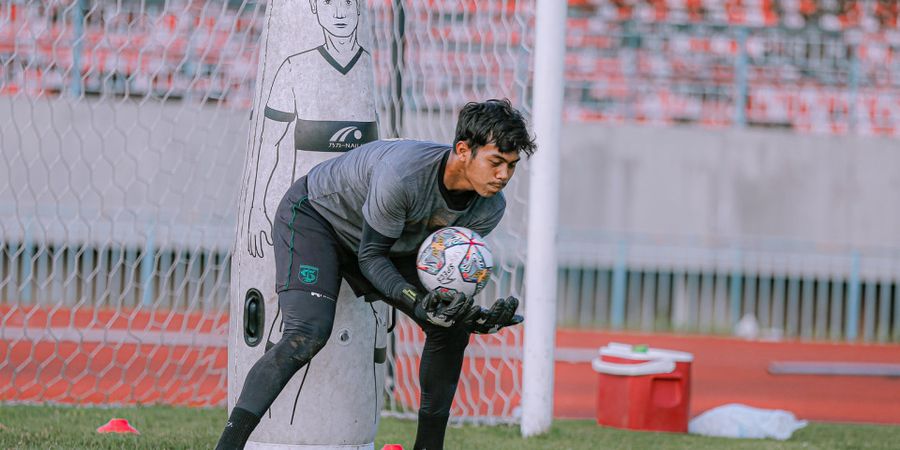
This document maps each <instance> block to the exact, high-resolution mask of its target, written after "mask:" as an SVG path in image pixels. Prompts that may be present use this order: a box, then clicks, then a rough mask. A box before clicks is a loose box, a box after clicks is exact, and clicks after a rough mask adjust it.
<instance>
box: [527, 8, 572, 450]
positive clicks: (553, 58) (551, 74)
mask: <svg viewBox="0 0 900 450" xmlns="http://www.w3.org/2000/svg"><path fill="white" fill-rule="evenodd" d="M566 6H567V5H566V2H562V1H559V0H537V8H536V10H535V18H536V22H537V23H536V35H535V48H534V67H535V73H534V104H533V105H532V111H533V118H534V119H533V121H534V132H535V134H536V139H537V145H538V150H537V152H535V154H534V156H533V157H532V158H531V161H529V164H530V166H531V170H530V172H531V179H530V180H529V181H530V185H529V191H528V192H529V195H528V203H529V204H528V206H529V210H528V213H529V214H528V254H527V259H526V264H525V267H526V269H525V274H526V278H525V295H526V301H525V308H526V309H525V313H526V318H527V319H526V323H527V325H526V327H525V345H524V352H523V353H524V361H523V371H524V373H523V375H522V378H523V382H522V423H521V430H522V435H523V436H526V437H527V436H533V435H537V434H542V433H545V432H547V431H548V430H549V429H550V424H551V422H552V421H553V384H554V373H553V372H554V371H553V364H554V347H555V343H556V303H557V301H556V294H557V284H558V279H557V273H558V271H557V259H558V258H557V240H556V237H557V234H558V232H557V229H558V226H559V152H560V149H559V147H560V128H561V124H562V107H563V85H564V78H563V69H564V66H565V65H564V57H565V52H566V46H565V36H566V28H565V24H566Z"/></svg>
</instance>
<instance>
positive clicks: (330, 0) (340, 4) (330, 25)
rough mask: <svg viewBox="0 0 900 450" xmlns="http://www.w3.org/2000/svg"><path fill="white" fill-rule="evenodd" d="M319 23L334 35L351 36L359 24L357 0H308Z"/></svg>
mask: <svg viewBox="0 0 900 450" xmlns="http://www.w3.org/2000/svg"><path fill="white" fill-rule="evenodd" d="M309 4H310V6H311V7H312V12H313V14H315V15H316V17H317V18H318V19H319V25H321V26H322V28H324V29H325V31H326V32H327V33H328V34H330V35H332V36H335V37H340V38H345V37H349V36H352V35H353V33H355V32H356V27H357V25H359V0H309Z"/></svg>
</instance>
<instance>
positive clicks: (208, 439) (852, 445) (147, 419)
mask: <svg viewBox="0 0 900 450" xmlns="http://www.w3.org/2000/svg"><path fill="white" fill-rule="evenodd" d="M113 417H121V418H126V419H128V420H129V422H130V423H131V424H132V425H133V426H135V427H136V428H137V429H138V430H139V431H140V432H141V434H140V435H139V436H135V435H101V434H98V433H96V431H95V430H96V428H97V427H99V426H100V425H103V424H104V423H106V421H108V420H109V419H111V418H113ZM224 420H225V410H224V409H189V408H173V407H165V406H153V407H136V408H72V407H58V406H26V405H4V406H0V448H3V449H10V448H11V449H51V448H53V449H79V448H90V449H122V448H129V449H130V448H136V449H188V448H190V449H195V448H196V449H203V448H212V447H213V445H214V444H215V441H216V439H217V438H218V433H219V431H220V430H221V427H222V425H223V423H224ZM414 434H415V423H414V422H411V421H404V420H397V419H384V420H383V421H382V425H381V429H380V431H379V434H378V437H377V439H376V441H375V448H376V449H380V448H381V447H382V446H383V445H384V444H386V443H399V444H402V445H403V446H404V448H407V449H411V448H412V440H413V436H414ZM898 443H900V426H879V425H846V424H825V423H812V424H810V425H809V426H807V427H806V428H804V429H801V430H799V431H798V432H796V433H795V434H794V436H793V438H791V439H790V440H788V441H784V442H779V441H773V440H732V439H719V438H705V437H698V436H691V435H676V434H665V433H642V432H628V431H621V430H614V429H609V428H602V427H598V426H596V425H595V424H594V423H593V422H591V421H584V420H578V421H576V420H571V421H570V420H565V421H556V422H555V423H554V425H553V429H552V431H551V432H550V433H549V434H547V435H545V436H541V437H536V438H531V439H527V440H526V439H522V438H521V437H520V436H519V430H518V428H517V427H509V426H503V427H490V428H488V427H475V426H464V427H452V428H451V429H450V430H448V432H447V442H446V447H447V448H448V449H479V450H480V449H498V450H499V449H514V450H526V449H535V450H537V449H542V450H544V449H721V448H729V449H731V448H733V449H801V448H802V449H889V448H898V447H900V444H898Z"/></svg>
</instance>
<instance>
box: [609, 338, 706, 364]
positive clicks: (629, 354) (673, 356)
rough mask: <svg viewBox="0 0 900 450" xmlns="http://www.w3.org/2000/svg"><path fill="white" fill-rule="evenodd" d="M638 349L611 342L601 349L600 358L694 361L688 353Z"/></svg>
mask: <svg viewBox="0 0 900 450" xmlns="http://www.w3.org/2000/svg"><path fill="white" fill-rule="evenodd" d="M638 347H639V346H636V345H631V344H623V343H621V342H610V343H609V344H607V345H606V347H603V348H601V349H600V356H613V357H616V358H623V359H633V360H635V361H653V360H669V361H674V362H691V361H693V360H694V355H693V354H692V353H688V352H680V351H677V350H666V349H661V348H649V347H648V348H647V349H646V351H639V350H635V349H636V348H638Z"/></svg>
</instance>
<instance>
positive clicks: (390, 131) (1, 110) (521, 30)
mask: <svg viewBox="0 0 900 450" xmlns="http://www.w3.org/2000/svg"><path fill="white" fill-rule="evenodd" d="M266 3H267V2H263V1H249V0H220V1H212V0H118V1H112V0H109V1H107V0H47V1H37V0H11V1H5V2H2V3H0V179H2V180H4V181H3V182H0V211H2V213H0V401H14V402H57V403H76V404H132V403H167V404H181V405H224V404H225V395H226V386H225V384H226V378H227V375H226V368H227V335H228V333H227V326H228V325H227V324H228V318H227V312H228V305H227V299H228V286H229V281H230V279H229V278H230V275H229V274H230V266H229V261H230V255H231V252H232V248H233V245H234V237H235V234H234V230H235V221H236V219H237V205H238V194H239V190H240V179H241V176H240V175H241V171H242V168H243V164H244V159H245V155H246V153H247V152H246V146H247V138H248V124H249V122H248V118H249V115H250V107H251V104H252V102H253V99H254V98H255V96H256V95H257V93H256V92H255V89H257V88H258V87H256V86H255V79H254V78H255V76H256V69H257V64H258V60H259V54H258V51H259V48H260V46H259V39H260V35H261V32H262V28H263V26H264V20H263V18H264V17H265V8H266ZM365 3H366V6H367V14H369V19H370V20H369V23H370V24H371V27H372V33H371V36H372V41H373V44H372V49H373V51H372V54H373V58H374V62H375V82H376V92H377V95H378V98H377V105H378V109H379V127H380V135H381V136H382V137H394V136H402V137H408V138H418V139H430V140H435V141H440V142H450V140H451V139H452V136H453V131H454V126H455V118H456V113H457V111H458V110H459V108H460V107H461V106H462V105H464V104H465V103H466V102H467V101H473V100H483V99H486V98H494V97H498V98H502V97H507V98H509V99H511V100H512V101H513V103H514V104H515V105H516V106H518V107H519V108H521V109H523V111H524V112H526V113H528V98H527V95H526V93H527V92H528V89H529V73H530V69H531V68H530V67H529V64H530V57H529V55H530V44H529V43H528V41H529V39H528V36H529V31H530V29H531V28H533V17H532V16H533V7H532V3H533V2H532V1H528V0H521V1H514V0H498V1H489V2H476V1H469V0H465V1H460V0H429V1H400V0H366V1H365ZM524 172H525V171H523V172H522V173H519V175H517V179H516V180H515V181H514V183H513V184H511V185H510V186H509V187H508V188H507V189H508V190H507V203H508V210H507V214H506V217H505V218H504V220H503V225H502V226H501V228H500V229H498V230H497V231H496V232H495V233H494V234H493V235H492V236H490V237H489V241H490V242H491V244H492V249H493V251H494V254H495V256H496V258H497V260H498V266H497V268H496V269H495V272H494V277H493V281H492V283H491V284H490V286H489V287H488V288H487V289H486V291H485V293H484V294H482V295H481V301H483V302H484V303H485V304H487V303H488V302H490V301H493V299H495V298H497V297H501V296H505V295H510V294H512V295H517V296H520V297H521V295H522V287H523V280H522V275H523V268H522V266H523V262H524V255H523V253H524V244H523V242H524V238H525V230H524V223H525V218H526V217H527V211H526V210H525V198H526V194H527V191H526V189H527V173H524ZM422 343H423V336H422V335H421V334H420V333H419V332H418V330H417V329H416V327H415V326H414V325H413V324H412V323H411V322H409V321H407V320H404V319H403V318H402V317H401V318H400V319H399V323H398V326H397V327H396V329H395V331H394V333H393V335H392V338H391V347H390V348H391V356H390V358H389V362H390V363H391V365H390V368H389V372H388V373H389V377H388V383H387V386H386V388H387V389H388V392H387V398H389V399H390V400H389V402H388V403H387V409H388V410H389V412H390V413H392V414H395V415H412V414H414V412H415V410H416V408H417V406H418V403H417V402H418V392H419V391H418V389H419V387H418V375H417V372H416V371H417V367H418V358H419V352H420V350H421V345H422ZM520 347H521V327H520V328H519V329H516V330H510V331H505V332H503V333H500V334H498V335H493V336H486V337H477V338H474V339H473V342H472V344H471V345H470V348H469V351H468V354H467V357H466V363H465V369H464V373H463V377H462V380H461V381H460V388H459V391H458V394H457V400H456V402H455V406H454V411H453V414H454V417H462V418H463V419H464V420H472V421H481V422H495V421H513V420H515V418H516V414H517V408H518V406H519V403H520V402H519V394H520V390H521V382H520V373H521V367H520V366H521V363H520V359H519V358H520V354H521V351H520Z"/></svg>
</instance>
